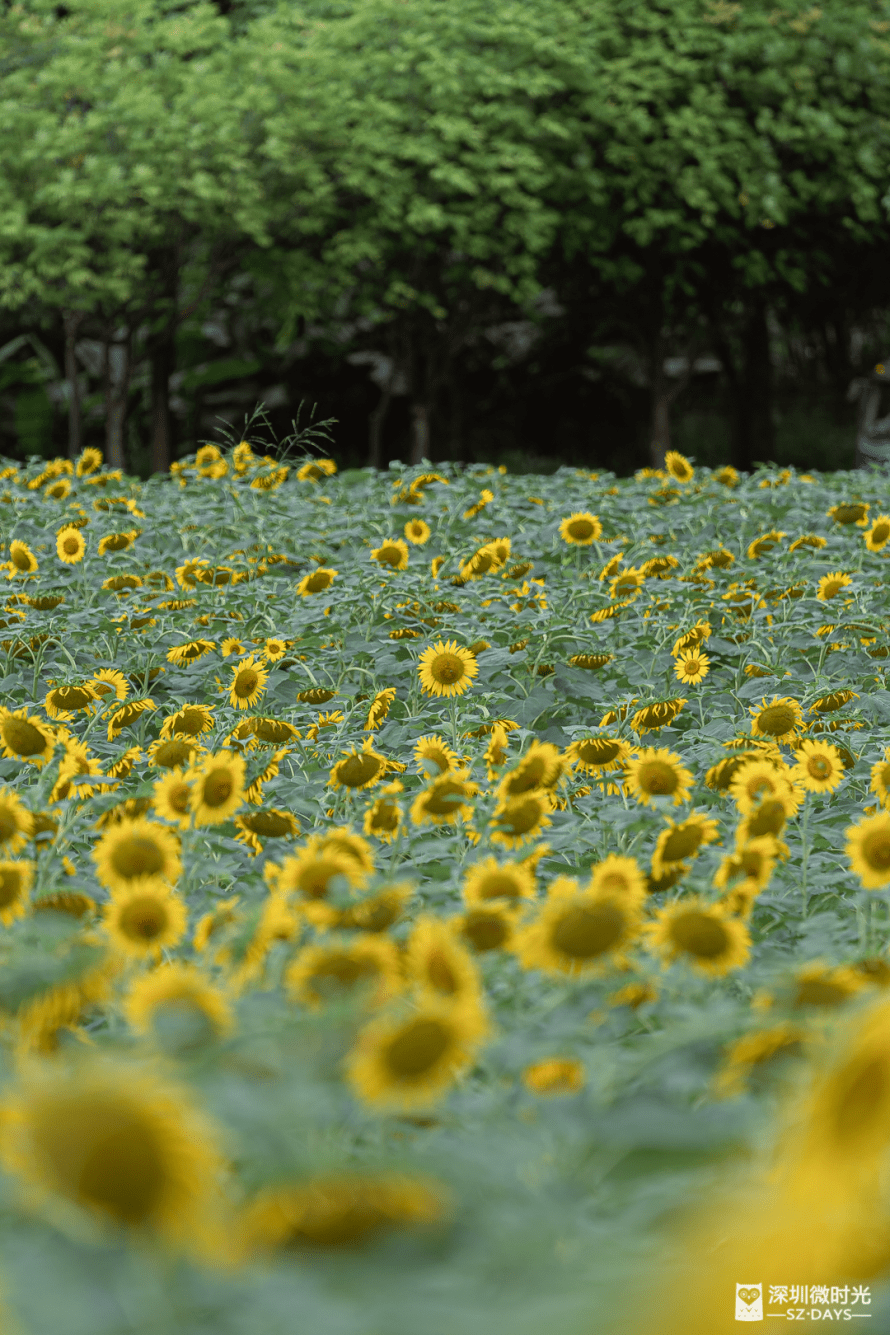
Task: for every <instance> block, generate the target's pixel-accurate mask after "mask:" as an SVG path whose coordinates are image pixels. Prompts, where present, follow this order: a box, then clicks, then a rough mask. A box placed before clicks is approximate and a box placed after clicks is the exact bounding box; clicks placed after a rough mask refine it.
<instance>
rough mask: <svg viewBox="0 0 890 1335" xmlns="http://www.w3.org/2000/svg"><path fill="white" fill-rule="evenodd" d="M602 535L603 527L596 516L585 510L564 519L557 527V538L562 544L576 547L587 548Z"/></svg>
mask: <svg viewBox="0 0 890 1335" xmlns="http://www.w3.org/2000/svg"><path fill="white" fill-rule="evenodd" d="M602 535H603V526H602V524H601V523H600V521H599V516H598V515H592V514H590V513H589V512H588V511H587V510H584V511H577V510H576V511H575V512H574V514H570V515H569V516H568V517H567V518H566V519H563V520H562V522H561V523H560V526H559V536H560V537H561V538H562V540H563V542H567V543H570V544H572V545H574V546H577V547H589V546H590V544H591V543H592V542H596V540H597V538H601V537H602Z"/></svg>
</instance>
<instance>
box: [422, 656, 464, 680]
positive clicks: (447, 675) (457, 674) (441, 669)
mask: <svg viewBox="0 0 890 1335" xmlns="http://www.w3.org/2000/svg"><path fill="white" fill-rule="evenodd" d="M430 671H431V673H432V675H433V679H434V680H435V681H438V682H439V683H440V684H441V685H443V686H451V685H452V684H453V683H454V682H456V681H460V679H461V677H462V676H463V675H464V664H463V660H462V659H461V658H458V656H457V654H440V655H439V657H438V658H436V659H434V660H433V662H432V664H431V666H430Z"/></svg>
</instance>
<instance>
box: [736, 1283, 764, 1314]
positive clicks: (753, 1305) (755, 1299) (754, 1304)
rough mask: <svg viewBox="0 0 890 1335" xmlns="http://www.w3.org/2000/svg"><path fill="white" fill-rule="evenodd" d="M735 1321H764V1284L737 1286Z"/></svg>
mask: <svg viewBox="0 0 890 1335" xmlns="http://www.w3.org/2000/svg"><path fill="white" fill-rule="evenodd" d="M735 1319H736V1321H762V1320H763V1285H762V1284H736V1286H735Z"/></svg>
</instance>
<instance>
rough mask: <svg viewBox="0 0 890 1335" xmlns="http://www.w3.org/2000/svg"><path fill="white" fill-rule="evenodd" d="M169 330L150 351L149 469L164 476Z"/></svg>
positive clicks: (167, 460) (171, 360)
mask: <svg viewBox="0 0 890 1335" xmlns="http://www.w3.org/2000/svg"><path fill="white" fill-rule="evenodd" d="M175 356H176V354H175V348H174V344H173V329H172V326H170V327H169V328H168V329H165V330H164V333H163V335H162V336H161V337H159V338H158V340H157V341H156V342H155V343H154V345H153V346H152V348H151V467H152V472H154V473H166V472H167V470H168V469H169V467H170V376H171V375H172V374H173V371H174V369H175Z"/></svg>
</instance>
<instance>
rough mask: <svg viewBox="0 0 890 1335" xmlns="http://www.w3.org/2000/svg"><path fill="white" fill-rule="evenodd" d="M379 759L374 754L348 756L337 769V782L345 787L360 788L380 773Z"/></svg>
mask: <svg viewBox="0 0 890 1335" xmlns="http://www.w3.org/2000/svg"><path fill="white" fill-rule="evenodd" d="M381 763H382V762H381V761H379V760H378V759H377V757H376V756H370V755H367V754H365V755H360V756H349V757H348V758H347V759H346V760H344V761H343V763H342V765H340V766H339V767H338V769H337V779H338V782H340V783H342V784H343V786H344V787H345V788H361V787H362V785H363V784H365V783H370V781H371V779H375V778H376V777H377V775H378V774H379V773H380V767H381Z"/></svg>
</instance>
